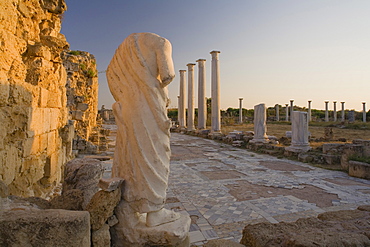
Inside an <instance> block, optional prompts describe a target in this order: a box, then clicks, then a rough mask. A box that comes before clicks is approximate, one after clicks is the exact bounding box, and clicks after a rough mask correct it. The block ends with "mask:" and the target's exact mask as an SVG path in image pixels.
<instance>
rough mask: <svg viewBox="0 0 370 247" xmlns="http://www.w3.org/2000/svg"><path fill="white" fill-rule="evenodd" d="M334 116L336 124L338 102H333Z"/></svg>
mask: <svg viewBox="0 0 370 247" xmlns="http://www.w3.org/2000/svg"><path fill="white" fill-rule="evenodd" d="M333 114H334V122H336V121H337V102H336V101H333Z"/></svg>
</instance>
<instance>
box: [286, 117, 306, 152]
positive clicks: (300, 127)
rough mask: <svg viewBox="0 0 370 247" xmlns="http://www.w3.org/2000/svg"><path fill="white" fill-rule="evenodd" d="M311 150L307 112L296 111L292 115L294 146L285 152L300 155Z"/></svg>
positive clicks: (287, 148)
mask: <svg viewBox="0 0 370 247" xmlns="http://www.w3.org/2000/svg"><path fill="white" fill-rule="evenodd" d="M310 149H311V147H310V144H309V142H308V120H307V112H300V111H294V112H293V115H292V144H291V145H290V146H289V147H286V148H285V150H287V151H291V152H296V153H299V152H307V151H308V150H310Z"/></svg>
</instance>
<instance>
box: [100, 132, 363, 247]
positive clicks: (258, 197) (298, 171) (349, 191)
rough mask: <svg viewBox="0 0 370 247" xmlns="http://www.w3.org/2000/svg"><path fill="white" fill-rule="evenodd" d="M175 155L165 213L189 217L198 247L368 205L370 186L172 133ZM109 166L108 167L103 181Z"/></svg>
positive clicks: (342, 175) (333, 173) (193, 241)
mask: <svg viewBox="0 0 370 247" xmlns="http://www.w3.org/2000/svg"><path fill="white" fill-rule="evenodd" d="M171 150H172V156H171V167H170V169H171V170H170V177H169V187H168V190H167V203H166V206H165V207H166V208H168V209H173V210H175V211H178V212H180V213H182V214H187V215H189V216H190V218H191V219H192V224H191V226H190V233H189V236H190V242H191V244H193V245H195V246H202V245H203V244H204V243H206V242H207V241H208V240H211V239H218V238H222V239H229V240H233V241H235V242H239V241H240V239H241V236H242V230H243V228H244V226H245V225H247V224H254V223H260V222H272V223H278V222H282V221H285V222H292V221H296V220H297V219H299V218H304V217H312V216H317V215H318V214H320V213H322V212H328V211H336V210H344V209H355V208H357V206H359V205H364V204H370V181H369V180H364V179H359V178H353V177H349V176H348V175H347V174H346V173H343V172H339V171H330V170H325V169H321V168H316V167H312V166H310V165H308V164H305V163H301V162H298V161H292V160H287V159H278V158H275V157H271V156H269V155H264V154H256V153H253V152H250V151H248V150H246V149H240V148H235V147H232V146H231V145H227V144H224V143H219V142H217V141H213V140H209V139H203V138H199V137H194V136H189V135H182V134H179V133H171ZM110 152H112V150H110ZM111 165H112V160H110V161H104V166H105V167H106V173H105V174H104V177H110V169H111ZM300 192H301V193H300ZM235 193H236V194H235ZM315 195H317V197H318V198H314V197H315ZM320 198H323V199H325V200H323V201H325V203H324V202H323V203H318V201H319V200H320ZM315 202H316V203H315ZM317 204H319V205H321V206H318V205H317ZM323 205H324V206H323Z"/></svg>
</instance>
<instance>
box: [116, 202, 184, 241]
mask: <svg viewBox="0 0 370 247" xmlns="http://www.w3.org/2000/svg"><path fill="white" fill-rule="evenodd" d="M115 214H116V216H117V218H118V221H119V223H118V224H117V225H115V226H114V227H113V229H111V234H112V246H115V247H123V246H133V247H142V246H168V247H170V246H171V247H172V246H176V247H188V246H189V245H190V243H189V237H188V232H189V228H190V217H189V216H186V215H181V216H180V218H179V219H177V220H175V221H172V222H168V223H165V224H162V225H159V226H153V227H148V226H147V225H146V214H138V213H133V212H132V211H131V209H130V206H129V205H128V204H127V203H126V202H125V201H121V203H120V204H119V205H118V206H117V208H116V210H115Z"/></svg>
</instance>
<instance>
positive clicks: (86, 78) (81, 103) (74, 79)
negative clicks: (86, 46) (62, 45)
mask: <svg viewBox="0 0 370 247" xmlns="http://www.w3.org/2000/svg"><path fill="white" fill-rule="evenodd" d="M63 64H64V67H65V68H66V70H67V84H66V88H67V107H68V110H69V112H70V115H71V118H72V120H75V130H76V134H77V135H78V136H80V137H81V138H83V139H85V140H89V137H90V135H91V133H92V131H93V128H94V127H96V117H97V114H98V76H97V75H98V71H97V70H96V60H95V57H94V56H93V55H91V54H90V53H88V52H84V51H64V52H63Z"/></svg>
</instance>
